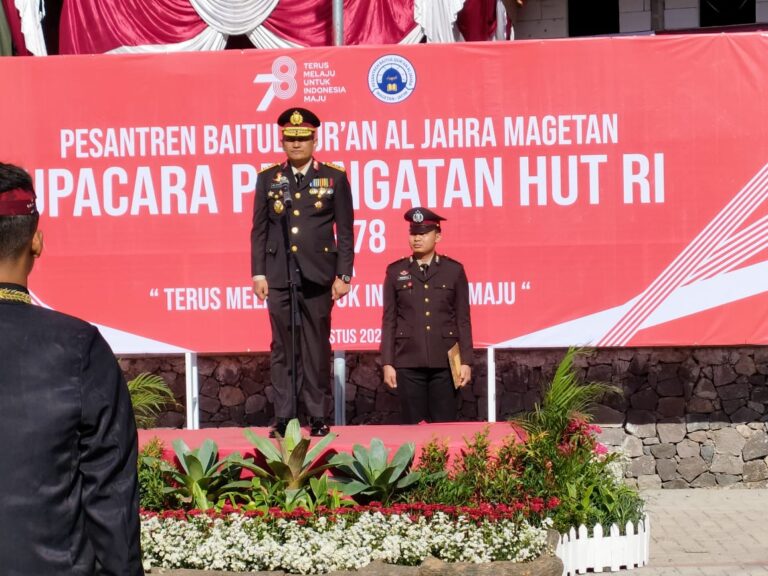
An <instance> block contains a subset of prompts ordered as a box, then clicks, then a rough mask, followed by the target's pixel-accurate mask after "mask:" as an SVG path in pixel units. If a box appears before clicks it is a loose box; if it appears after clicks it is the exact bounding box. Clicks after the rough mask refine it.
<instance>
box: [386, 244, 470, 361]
mask: <svg viewBox="0 0 768 576" xmlns="http://www.w3.org/2000/svg"><path fill="white" fill-rule="evenodd" d="M456 342H458V343H459V351H460V352H461V363H462V364H467V365H470V366H471V365H472V322H471V320H470V315H469V284H468V282H467V275H466V274H465V272H464V267H463V266H462V265H461V264H460V263H459V262H457V261H456V260H453V259H452V258H448V257H447V256H442V255H439V254H435V257H434V258H433V260H432V264H431V265H430V266H429V270H428V271H427V274H426V275H424V274H423V273H422V272H421V270H420V269H419V266H418V263H417V262H416V260H414V259H413V258H403V259H401V260H397V261H396V262H393V263H392V264H390V265H389V266H388V267H387V272H386V276H385V278H384V314H383V318H382V328H381V363H382V364H384V365H386V364H389V365H391V366H394V367H395V368H448V367H449V366H448V350H449V349H450V348H451V347H452V346H453V345H454V344H455V343H456Z"/></svg>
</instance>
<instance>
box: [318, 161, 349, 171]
mask: <svg viewBox="0 0 768 576" xmlns="http://www.w3.org/2000/svg"><path fill="white" fill-rule="evenodd" d="M323 164H325V165H326V166H330V167H331V168H335V169H336V170H338V171H339V172H346V171H347V170H346V169H345V168H344V166H340V165H338V164H334V163H333V162H323Z"/></svg>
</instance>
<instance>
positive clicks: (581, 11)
mask: <svg viewBox="0 0 768 576" xmlns="http://www.w3.org/2000/svg"><path fill="white" fill-rule="evenodd" d="M618 33H619V0H568V35H569V36H571V37H576V36H599V35H601V34H618Z"/></svg>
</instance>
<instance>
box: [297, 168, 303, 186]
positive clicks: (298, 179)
mask: <svg viewBox="0 0 768 576" xmlns="http://www.w3.org/2000/svg"><path fill="white" fill-rule="evenodd" d="M302 182H304V174H302V173H301V172H296V187H297V188H301V183H302Z"/></svg>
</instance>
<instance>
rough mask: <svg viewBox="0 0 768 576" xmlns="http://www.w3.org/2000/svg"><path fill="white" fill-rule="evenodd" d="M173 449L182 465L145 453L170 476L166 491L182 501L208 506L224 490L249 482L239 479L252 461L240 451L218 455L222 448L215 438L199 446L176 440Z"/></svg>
mask: <svg viewBox="0 0 768 576" xmlns="http://www.w3.org/2000/svg"><path fill="white" fill-rule="evenodd" d="M173 450H174V452H175V454H176V459H177V460H178V462H179V466H180V467H181V469H177V468H175V467H173V466H171V465H170V464H168V462H166V461H165V460H163V459H161V458H156V457H145V461H146V463H147V464H149V465H156V466H158V467H159V468H160V469H161V470H162V472H163V473H164V474H167V475H168V477H169V478H170V479H171V483H172V485H171V486H166V487H165V488H164V492H165V493H166V494H167V495H169V496H171V497H175V498H177V499H178V500H179V501H180V502H181V503H183V504H186V505H188V506H192V507H194V508H197V509H198V510H208V509H210V508H212V507H213V506H214V505H215V504H216V503H217V502H219V500H220V499H221V498H222V497H223V495H225V494H228V493H229V494H231V493H232V492H233V491H234V490H239V489H244V488H247V487H249V486H250V481H247V480H240V475H241V474H242V472H243V468H244V467H246V466H249V463H248V462H247V461H245V460H243V458H242V457H241V456H240V454H238V453H234V454H230V455H229V456H227V457H226V458H223V459H221V460H219V459H218V454H219V448H218V446H217V445H216V443H215V442H214V441H213V440H206V441H205V442H203V443H202V445H201V446H200V448H196V449H194V450H191V449H190V448H189V446H187V444H186V443H185V442H184V441H183V440H181V439H178V440H174V442H173Z"/></svg>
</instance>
